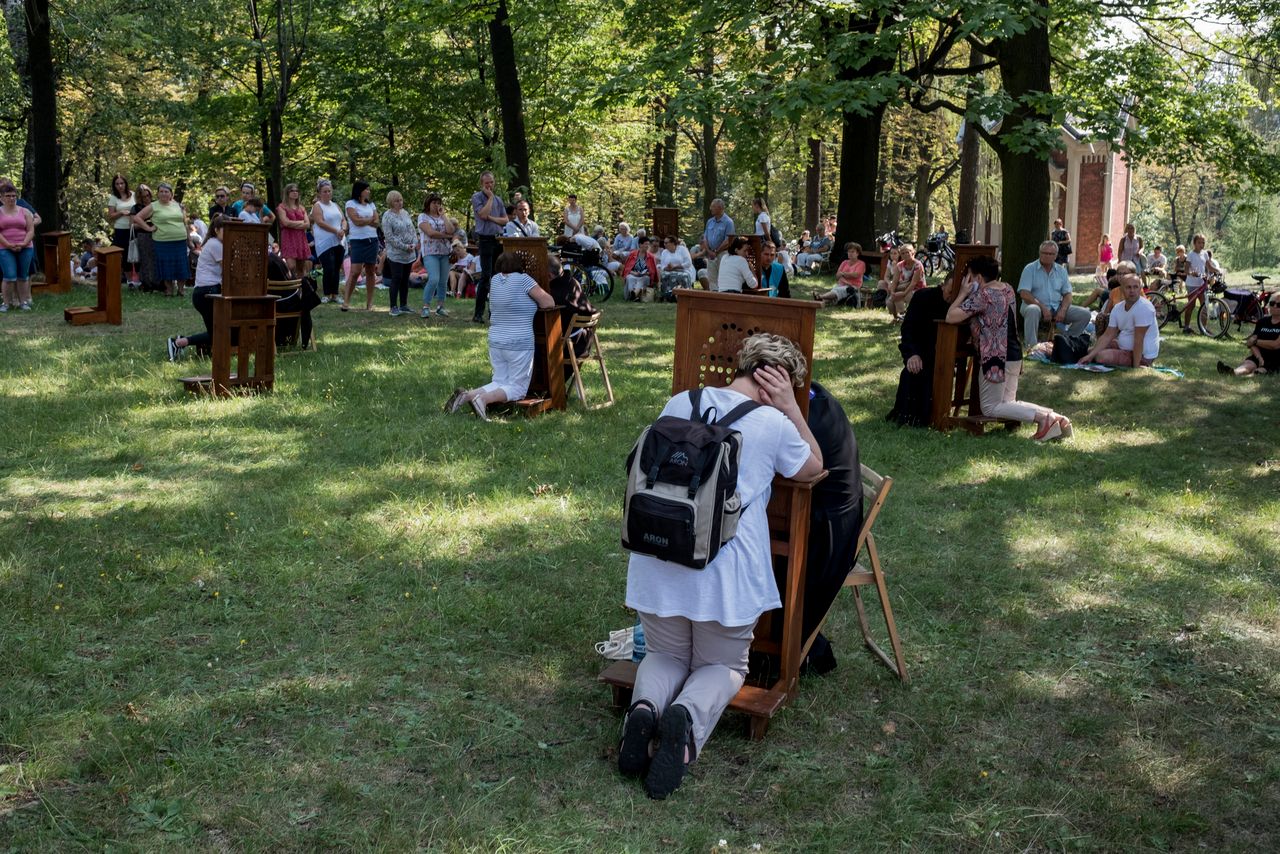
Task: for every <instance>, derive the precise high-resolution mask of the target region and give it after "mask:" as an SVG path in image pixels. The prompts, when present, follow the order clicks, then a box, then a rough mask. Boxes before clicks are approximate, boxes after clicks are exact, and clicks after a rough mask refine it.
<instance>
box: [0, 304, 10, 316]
mask: <svg viewBox="0 0 1280 854" xmlns="http://www.w3.org/2000/svg"><path fill="white" fill-rule="evenodd" d="M8 310H9V303H7V302H0V314H3V313H4V312H6V311H8Z"/></svg>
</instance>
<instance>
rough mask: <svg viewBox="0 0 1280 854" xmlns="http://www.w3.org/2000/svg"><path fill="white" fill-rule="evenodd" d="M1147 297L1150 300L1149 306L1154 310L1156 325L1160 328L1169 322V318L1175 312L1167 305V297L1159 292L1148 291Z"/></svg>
mask: <svg viewBox="0 0 1280 854" xmlns="http://www.w3.org/2000/svg"><path fill="white" fill-rule="evenodd" d="M1147 299H1149V300H1151V307H1152V308H1154V309H1155V310H1156V325H1157V326H1159V327H1160V328H1161V329H1163V328H1164V325H1165V324H1166V323H1168V322H1169V318H1171V317H1173V316H1174V315H1175V314H1177V312H1176V311H1173V310H1171V309H1170V307H1169V299H1168V298H1167V297H1166V296H1165V295H1164V294H1161V293H1149V294H1147Z"/></svg>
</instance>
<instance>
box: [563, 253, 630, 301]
mask: <svg viewBox="0 0 1280 854" xmlns="http://www.w3.org/2000/svg"><path fill="white" fill-rule="evenodd" d="M552 249H553V251H556V252H558V253H559V255H560V261H561V263H562V264H563V265H564V271H565V272H566V273H568V274H569V275H570V276H572V277H573V278H574V280H575V281H576V282H577V283H578V286H579V287H581V288H582V293H583V295H584V296H585V297H586V298H587V299H588V300H589V301H591V302H608V300H609V297H611V296H613V286H614V284H615V283H616V282H615V279H614V275H613V272H612V271H611V270H610V269H609V268H608V267H606V266H604V265H603V264H602V263H600V251H599V250H591V249H583V248H582V247H581V246H578V245H577V244H576V243H563V244H560V245H559V246H558V247H556V246H553V247H552Z"/></svg>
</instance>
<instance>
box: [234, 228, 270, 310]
mask: <svg viewBox="0 0 1280 854" xmlns="http://www.w3.org/2000/svg"><path fill="white" fill-rule="evenodd" d="M270 230H271V226H268V225H263V224H261V223H257V222H239V221H238V220H231V221H230V222H226V223H224V224H223V226H222V295H223V296H224V297H264V296H266V295H267V233H268V232H269V231H270Z"/></svg>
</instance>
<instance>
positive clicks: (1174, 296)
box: [1145, 274, 1231, 338]
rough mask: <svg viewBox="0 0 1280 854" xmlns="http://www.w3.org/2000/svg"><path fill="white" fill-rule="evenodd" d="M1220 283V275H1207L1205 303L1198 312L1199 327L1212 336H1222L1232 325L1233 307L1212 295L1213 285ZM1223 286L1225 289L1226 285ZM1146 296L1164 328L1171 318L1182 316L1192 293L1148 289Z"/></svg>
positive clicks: (1202, 331)
mask: <svg viewBox="0 0 1280 854" xmlns="http://www.w3.org/2000/svg"><path fill="white" fill-rule="evenodd" d="M1219 283H1220V277H1218V276H1216V275H1212V274H1211V275H1209V276H1207V277H1205V284H1204V285H1203V287H1204V295H1205V296H1204V303H1203V304H1202V305H1201V306H1200V310H1199V311H1198V312H1196V327H1197V329H1198V330H1199V332H1200V334H1201V335H1207V336H1209V337H1210V338H1222V337H1223V336H1225V335H1226V334H1227V332H1228V330H1229V329H1230V327H1231V308H1230V307H1229V306H1228V305H1227V303H1226V300H1223V299H1220V298H1218V297H1216V296H1212V295H1211V291H1212V288H1213V286H1214V285H1215V284H1219ZM1222 287H1223V288H1224V289H1225V286H1222ZM1145 296H1146V297H1147V299H1149V300H1151V305H1152V307H1153V308H1155V310H1156V321H1157V323H1158V324H1159V325H1160V328H1161V329H1163V328H1164V326H1165V324H1167V323H1168V322H1169V321H1170V320H1172V319H1173V318H1175V317H1181V316H1182V313H1183V311H1184V310H1185V306H1183V305H1182V303H1187V302H1189V301H1190V299H1191V296H1192V294H1190V293H1183V294H1179V293H1177V292H1176V291H1174V290H1172V289H1167V290H1155V291H1147V292H1146V294H1145Z"/></svg>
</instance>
